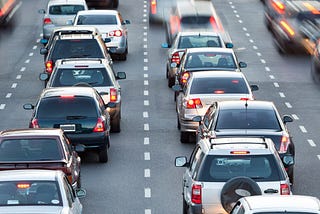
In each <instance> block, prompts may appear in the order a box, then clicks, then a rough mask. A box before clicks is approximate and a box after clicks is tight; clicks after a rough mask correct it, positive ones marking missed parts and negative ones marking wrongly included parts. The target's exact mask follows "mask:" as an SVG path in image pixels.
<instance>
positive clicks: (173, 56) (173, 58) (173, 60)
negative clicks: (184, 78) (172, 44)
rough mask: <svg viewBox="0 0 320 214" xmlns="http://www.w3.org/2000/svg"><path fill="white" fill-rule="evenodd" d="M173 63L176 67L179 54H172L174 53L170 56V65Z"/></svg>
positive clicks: (178, 62)
mask: <svg viewBox="0 0 320 214" xmlns="http://www.w3.org/2000/svg"><path fill="white" fill-rule="evenodd" d="M173 62H175V63H177V65H179V64H180V55H179V52H174V53H173V54H172V57H171V63H173Z"/></svg>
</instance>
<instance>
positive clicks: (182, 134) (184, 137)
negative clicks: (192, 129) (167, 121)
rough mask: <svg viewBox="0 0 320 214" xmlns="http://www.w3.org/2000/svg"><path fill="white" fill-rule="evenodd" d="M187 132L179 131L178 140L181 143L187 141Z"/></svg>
mask: <svg viewBox="0 0 320 214" xmlns="http://www.w3.org/2000/svg"><path fill="white" fill-rule="evenodd" d="M189 137H190V134H189V132H180V142H181V143H189Z"/></svg>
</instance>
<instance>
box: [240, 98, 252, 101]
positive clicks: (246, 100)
mask: <svg viewBox="0 0 320 214" xmlns="http://www.w3.org/2000/svg"><path fill="white" fill-rule="evenodd" d="M240 100H245V101H247V100H250V99H249V98H248V97H241V98H240Z"/></svg>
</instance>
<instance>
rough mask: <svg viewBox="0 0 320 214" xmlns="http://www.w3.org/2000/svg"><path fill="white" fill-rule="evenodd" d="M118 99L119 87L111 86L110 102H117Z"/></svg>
mask: <svg viewBox="0 0 320 214" xmlns="http://www.w3.org/2000/svg"><path fill="white" fill-rule="evenodd" d="M117 99H118V93H117V89H115V88H110V102H116V101H117Z"/></svg>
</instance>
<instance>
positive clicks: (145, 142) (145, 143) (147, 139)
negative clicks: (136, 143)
mask: <svg viewBox="0 0 320 214" xmlns="http://www.w3.org/2000/svg"><path fill="white" fill-rule="evenodd" d="M143 144H144V145H149V144H150V141H149V138H148V137H145V138H144V140H143Z"/></svg>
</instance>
